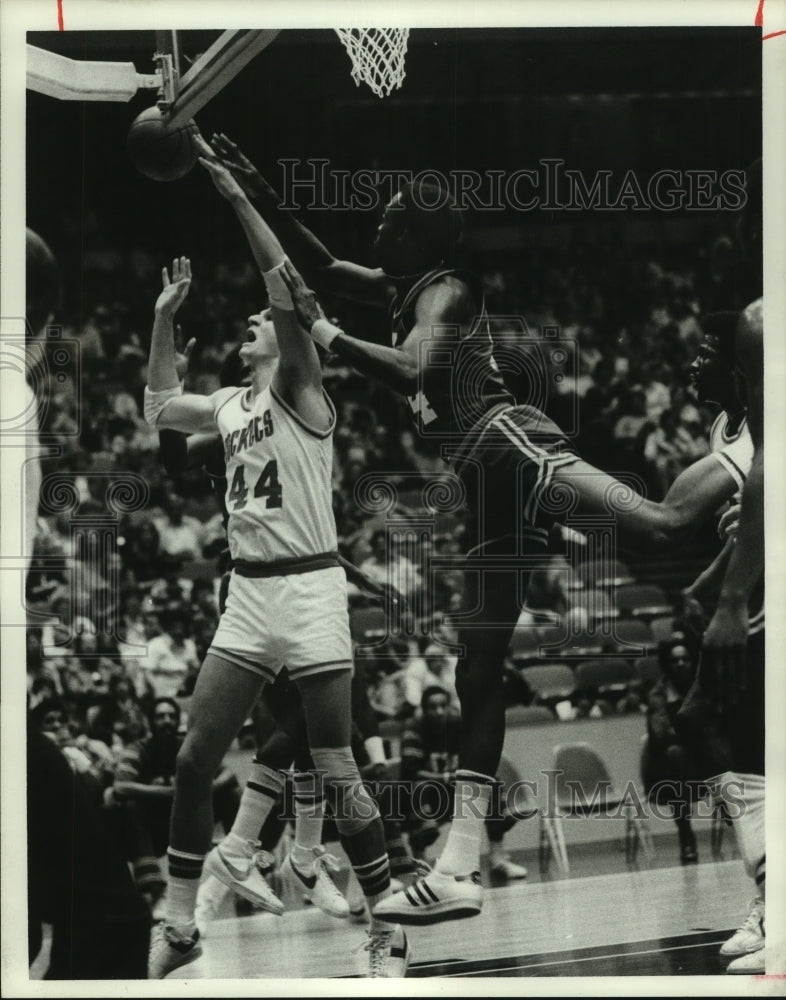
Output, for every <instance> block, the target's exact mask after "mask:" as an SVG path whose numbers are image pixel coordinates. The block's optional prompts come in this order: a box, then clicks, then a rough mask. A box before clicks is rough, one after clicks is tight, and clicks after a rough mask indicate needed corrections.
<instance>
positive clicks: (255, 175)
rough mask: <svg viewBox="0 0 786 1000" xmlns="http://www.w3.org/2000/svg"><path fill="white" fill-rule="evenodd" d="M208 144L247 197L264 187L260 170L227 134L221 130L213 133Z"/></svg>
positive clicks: (251, 196) (257, 192) (252, 195)
mask: <svg viewBox="0 0 786 1000" xmlns="http://www.w3.org/2000/svg"><path fill="white" fill-rule="evenodd" d="M210 145H211V147H212V151H213V154H214V156H216V157H218V159H219V160H220V161H221V162H222V163H223V165H224V166H225V167H226V168H227V169H228V170H229V171H230V173H231V174H232V176H233V177H234V178H235V180H236V181H237V182H238V184H240V186H241V187H242V188H243V190H244V191H245V193H246V194H247V195H248V196H249V198H253V197H254V196H255V195H256V194H259V193H260V192H261V191H262V190H263V189H264V186H265V181H264V179H263V177H262V175H261V174H260V172H259V171H258V170H257V168H256V167H255V166H254V164H253V163H252V162H251V160H249V158H248V157H247V156H246V155H245V154H244V153H243V152H242V151H241V150H240V149H239V148H238V146H237V145H236V144H235V143H234V142H232V140H231V139H230V138H229V137H228V136H226V135H224V133H223V132H220V133H215V134H214V135H213V138H212V139H211V140H210Z"/></svg>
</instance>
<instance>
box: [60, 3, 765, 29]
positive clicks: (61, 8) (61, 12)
mask: <svg viewBox="0 0 786 1000" xmlns="http://www.w3.org/2000/svg"><path fill="white" fill-rule="evenodd" d="M761 2H762V3H764V0H761ZM57 30H58V31H63V30H65V29H64V27H63V0H57Z"/></svg>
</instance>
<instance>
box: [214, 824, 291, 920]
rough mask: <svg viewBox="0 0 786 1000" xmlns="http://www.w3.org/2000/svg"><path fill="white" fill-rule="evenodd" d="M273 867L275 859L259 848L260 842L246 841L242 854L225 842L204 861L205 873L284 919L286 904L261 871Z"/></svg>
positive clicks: (215, 848) (261, 907)
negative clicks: (282, 916)
mask: <svg viewBox="0 0 786 1000" xmlns="http://www.w3.org/2000/svg"><path fill="white" fill-rule="evenodd" d="M272 866H273V858H272V856H271V855H270V854H268V853H267V851H261V850H260V849H259V841H256V840H247V841H246V842H245V846H244V849H243V853H242V854H238V853H236V852H235V851H234V850H232V849H230V847H228V846H227V844H226V841H222V842H221V843H220V844H218V845H217V846H216V847H214V848H213V850H212V851H211V852H210V854H208V856H207V857H206V858H205V871H206V872H207V873H208V874H209V875H214V876H215V877H216V878H217V879H218V880H219V882H223V883H224V885H227V886H229V888H230V889H231V890H232V891H233V892H234V893H237V895H238V896H242V897H243V899H247V900H248V901H249V902H250V903H253V904H254V905H255V906H258V907H260V909H262V910H268V911H269V912H270V913H275V914H276V916H279V917H280V916H281V914H282V913H283V912H284V904H283V903H282V902H281V900H280V899H279V898H278V896H277V895H276V894H275V893H274V892H273V890H272V889H271V888H270V886H269V885H268V884H267V882H266V881H265V877H264V875H263V874H262V871H264V870H268V869H270V868H271V867H272Z"/></svg>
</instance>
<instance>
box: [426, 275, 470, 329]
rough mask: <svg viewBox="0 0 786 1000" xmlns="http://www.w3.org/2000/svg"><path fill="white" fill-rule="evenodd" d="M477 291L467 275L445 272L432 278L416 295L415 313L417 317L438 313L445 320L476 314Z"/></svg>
mask: <svg viewBox="0 0 786 1000" xmlns="http://www.w3.org/2000/svg"><path fill="white" fill-rule="evenodd" d="M477 304H478V289H477V287H475V283H474V282H473V281H472V280H471V277H470V275H469V274H468V273H464V272H460V271H446V272H445V273H444V274H438V275H435V276H434V279H433V280H432V281H430V282H429V284H427V285H426V286H425V287H424V288H423V289H422V290H421V291H420V294H419V295H418V298H417V303H416V307H415V308H416V311H417V313H418V314H419V315H423V314H430V315H433V314H434V313H439V314H440V315H442V316H444V318H446V319H450V318H454V317H455V318H461V317H462V316H463V315H465V314H468V313H469V312H473V313H474V312H476V311H477Z"/></svg>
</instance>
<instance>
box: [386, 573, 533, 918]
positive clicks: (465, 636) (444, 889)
mask: <svg viewBox="0 0 786 1000" xmlns="http://www.w3.org/2000/svg"><path fill="white" fill-rule="evenodd" d="M517 576H518V577H521V573H520V572H518V573H516V572H512V571H510V570H507V571H498V570H486V571H485V572H482V573H479V574H476V573H473V572H470V573H467V574H466V578H465V583H464V587H465V590H464V599H463V606H464V608H465V609H467V610H468V611H470V610H471V609H475V608H477V609H478V610H477V612H476V614H475V615H474V616H473V621H472V627H464V628H462V629H460V630H459V642H460V643H461V644H462V645H463V646H464V655H463V656H461V657H460V658H459V662H458V664H457V666H456V690H457V692H458V695H459V699H460V701H461V724H462V743H461V755H460V758H459V764H460V766H459V770H458V771H457V772H456V792H455V800H454V807H453V820H452V822H451V824H450V829H449V831H448V838H447V842H446V844H445V847H444V849H443V852H442V854H441V856H440V858H439V860H438V861H437V863H436V865H435V868H434V871H433V872H431V873H429V874H428V875H426V876H425V877H424V878H422V879H420V880H419V881H417V882H416V883H415V884H414V885H412V886H409V887H408V888H406V889H404V890H403V891H401V892H397V893H394V894H393V895H392V896H390V897H389V898H388V899H387V900H385V901H384V902H383V903H381V904H380V905H379V906H378V907H377V909H376V914H377V915H378V916H381V917H385V918H386V919H391V920H392V919H395V920H398V921H399V922H400V923H405V924H430V923H436V922H439V921H443V920H455V919H460V918H462V917H470V916H475V915H476V914H478V913H480V911H481V909H482V906H483V894H482V888H481V884H480V849H481V844H482V842H483V830H484V826H485V820H486V817H487V816H488V812H489V805H490V801H491V795H492V794H493V791H494V785H495V781H496V778H495V775H496V773H497V769H498V767H499V762H500V759H501V757H502V746H503V743H504V740H505V701H504V694H503V686H502V677H503V664H504V660H505V654H506V652H507V649H508V646H509V644H510V637H511V635H512V634H513V629H514V628H515V626H516V622H517V621H518V618H519V614H520V610H521V609H520V596H521V594H522V593H524V592H525V591H526V582H527V581H526V578H525V579H523V580H517Z"/></svg>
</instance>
